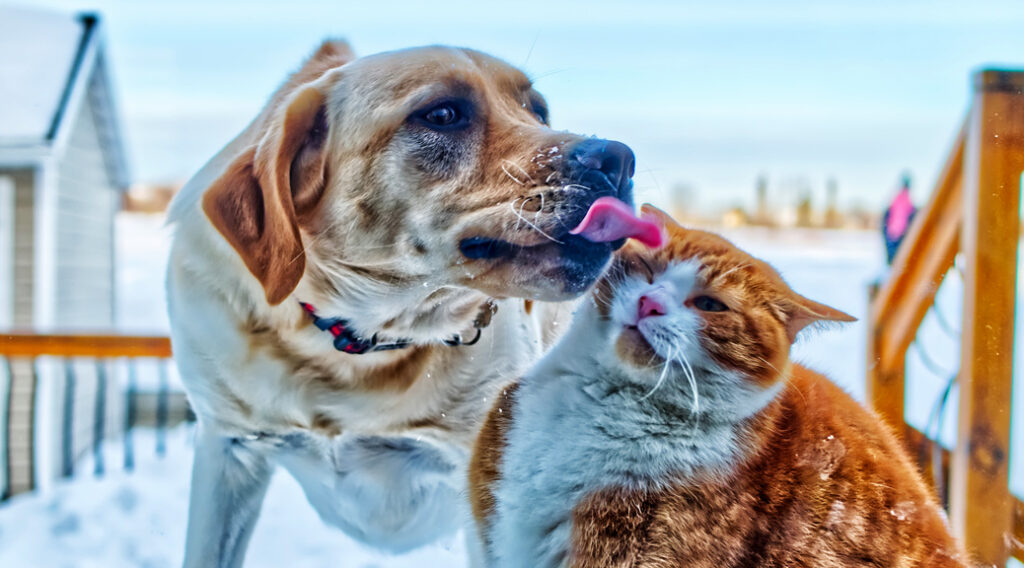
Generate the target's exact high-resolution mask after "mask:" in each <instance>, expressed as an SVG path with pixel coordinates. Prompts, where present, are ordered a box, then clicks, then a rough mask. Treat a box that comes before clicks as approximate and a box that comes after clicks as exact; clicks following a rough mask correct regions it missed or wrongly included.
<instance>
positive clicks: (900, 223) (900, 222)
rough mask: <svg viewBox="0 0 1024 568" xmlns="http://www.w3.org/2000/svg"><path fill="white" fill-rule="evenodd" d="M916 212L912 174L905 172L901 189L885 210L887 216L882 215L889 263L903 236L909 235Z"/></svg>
mask: <svg viewBox="0 0 1024 568" xmlns="http://www.w3.org/2000/svg"><path fill="white" fill-rule="evenodd" d="M915 213H917V207H914V203H913V202H912V201H911V200H910V175H908V174H903V182H902V184H901V186H900V190H899V191H898V192H897V193H896V196H895V197H893V198H892V202H891V203H889V207H888V208H887V209H886V210H885V216H884V217H882V235H883V236H884V237H885V253H886V260H887V262H888V263H889V264H892V259H893V258H895V257H896V251H897V250H898V249H899V246H900V243H901V242H903V237H905V236H906V235H907V231H908V230H909V229H910V221H911V220H913V218H914V214H915Z"/></svg>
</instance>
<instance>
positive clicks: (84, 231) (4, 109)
mask: <svg viewBox="0 0 1024 568" xmlns="http://www.w3.org/2000/svg"><path fill="white" fill-rule="evenodd" d="M127 185H128V170H127V164H126V158H125V152H124V148H123V145H122V141H121V134H120V129H119V127H118V121H117V112H116V108H115V100H114V97H113V93H112V87H111V81H110V72H109V69H108V63H107V58H106V56H105V54H104V47H103V30H102V26H101V24H100V20H99V18H98V17H97V16H96V15H93V14H80V15H77V16H72V15H65V14H58V13H50V12H45V11H39V10H35V9H28V8H14V7H0V329H2V328H8V327H16V328H30V329H37V330H38V329H50V328H59V329H74V328H79V329H85V328H91V329H104V328H109V327H110V326H112V325H113V323H114V321H113V319H114V215H115V213H116V211H117V210H118V208H119V206H120V201H121V193H122V190H123V189H125V188H126V187H127Z"/></svg>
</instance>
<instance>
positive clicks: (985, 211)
mask: <svg viewBox="0 0 1024 568" xmlns="http://www.w3.org/2000/svg"><path fill="white" fill-rule="evenodd" d="M974 88H975V95H974V96H975V98H974V100H975V102H974V106H973V108H972V110H971V114H970V118H969V128H968V134H967V144H966V149H965V152H966V153H965V157H964V178H963V187H964V216H963V230H962V231H963V232H962V234H961V240H960V242H961V246H962V252H963V255H964V261H965V262H964V308H963V309H964V311H963V339H962V351H961V373H960V415H959V421H960V423H959V428H958V439H957V445H956V449H955V450H954V452H953V459H952V472H951V486H950V513H951V515H950V516H951V521H952V524H953V529H954V531H955V533H956V534H957V535H958V536H959V537H960V538H962V539H963V542H964V544H966V546H967V548H968V550H969V551H970V552H971V553H972V554H974V555H976V558H977V560H979V561H981V562H983V563H984V564H985V565H986V566H1005V565H1006V561H1007V558H1008V556H1009V552H1010V551H1009V542H1010V537H1012V535H1013V533H1012V530H1013V529H1012V522H1013V515H1014V504H1015V501H1014V499H1013V498H1012V496H1011V495H1010V489H1009V451H1010V450H1009V441H1010V391H1011V387H1012V383H1013V346H1014V345H1013V335H1014V305H1015V297H1016V286H1017V239H1018V234H1019V229H1020V213H1019V211H1020V176H1021V170H1022V167H1024V96H1022V90H1024V73H1010V72H1002V71H993V70H984V71H981V72H979V73H978V74H977V75H976V77H975V84H974Z"/></svg>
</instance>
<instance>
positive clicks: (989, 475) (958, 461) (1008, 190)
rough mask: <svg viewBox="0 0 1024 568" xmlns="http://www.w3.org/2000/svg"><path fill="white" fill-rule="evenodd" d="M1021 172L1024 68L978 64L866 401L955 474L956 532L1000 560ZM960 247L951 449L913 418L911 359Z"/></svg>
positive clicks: (909, 250)
mask: <svg viewBox="0 0 1024 568" xmlns="http://www.w3.org/2000/svg"><path fill="white" fill-rule="evenodd" d="M1022 171H1024V72H1010V71H999V70H984V71H981V72H979V73H977V75H976V76H975V82H974V96H973V102H972V107H971V109H970V111H969V113H968V116H967V120H966V122H965V124H964V126H963V128H962V130H961V132H960V135H959V136H958V137H957V141H956V143H955V145H954V147H953V150H952V151H951V152H950V156H949V160H948V161H947V163H946V165H945V167H944V168H943V170H942V173H941V175H940V177H939V181H938V184H937V185H936V187H935V190H934V192H933V194H932V196H931V198H930V199H929V201H928V203H927V204H926V205H925V206H924V207H923V208H922V210H921V211H920V212H919V213H918V215H917V216H916V218H915V219H914V222H913V224H912V226H911V228H910V231H909V233H908V234H907V237H906V239H905V240H904V242H903V243H902V245H901V246H900V250H899V252H898V253H897V255H896V257H895V259H894V260H893V265H892V272H891V274H892V276H891V277H890V279H889V280H888V281H887V282H885V283H884V284H883V285H882V286H881V287H880V288H879V289H878V291H877V293H876V295H875V297H874V300H873V301H872V304H871V308H870V314H869V317H868V325H869V334H870V335H869V338H868V361H867V363H868V377H867V396H868V401H869V403H870V404H871V405H872V406H873V407H874V408H875V409H876V410H877V411H878V412H879V414H881V415H882V417H883V418H884V419H885V420H887V421H888V422H889V423H890V424H891V425H892V426H894V427H895V428H896V429H897V431H899V432H901V433H902V434H903V435H904V439H905V440H906V442H907V445H908V447H910V448H911V450H912V451H914V452H915V454H916V455H917V456H919V460H920V461H921V466H922V469H923V470H924V471H925V473H926V474H934V475H937V476H938V475H941V479H949V485H948V487H944V488H943V487H940V488H939V489H940V492H941V493H943V494H944V495H942V496H943V497H948V503H949V513H950V520H951V523H952V526H953V529H954V531H955V532H956V534H957V535H958V536H959V537H960V538H962V539H963V541H964V543H965V544H966V546H967V547H968V550H970V552H971V553H972V554H973V555H975V557H976V558H977V560H979V561H981V562H983V563H984V564H985V565H987V566H992V565H996V566H1003V565H1005V564H1006V561H1007V559H1008V557H1009V556H1011V555H1012V556H1014V557H1016V558H1018V559H1020V560H1022V561H1024V504H1022V503H1021V501H1020V500H1019V499H1017V498H1015V497H1014V496H1013V495H1012V494H1011V493H1010V489H1009V456H1010V400H1011V397H1010V395H1011V388H1012V385H1013V350H1014V313H1015V299H1016V287H1017V249H1018V240H1019V231H1020V194H1021V172H1022ZM958 254H959V255H960V261H959V262H958V265H959V266H960V268H961V269H962V270H963V280H964V292H963V294H964V296H963V325H962V331H961V339H960V341H961V351H960V361H961V367H960V371H959V373H958V376H957V381H958V382H959V387H960V406H959V414H958V427H957V432H958V435H957V442H956V446H955V448H954V449H953V451H952V452H951V453H949V452H946V451H945V450H943V449H942V448H940V447H938V445H937V443H936V442H934V441H933V440H930V439H928V438H927V437H926V436H925V435H924V434H922V433H921V432H918V431H916V430H914V429H913V428H911V427H910V426H908V425H907V424H906V422H905V419H904V404H905V360H906V354H907V349H908V348H909V347H910V345H911V344H912V343H913V341H914V339H915V337H916V335H917V330H918V328H919V327H920V325H921V322H922V321H923V319H924V317H925V315H926V314H927V313H928V311H929V309H930V308H931V306H932V304H933V302H934V299H935V294H936V292H937V291H938V289H939V286H940V285H941V284H942V281H943V279H944V278H945V275H946V274H947V273H948V272H949V270H950V268H952V267H953V264H954V260H955V259H956V258H957V255H958ZM929 455H935V456H937V457H938V458H939V459H937V460H929V459H926V456H929ZM943 489H945V490H946V491H943ZM947 491H948V495H946V494H945V493H946V492H947Z"/></svg>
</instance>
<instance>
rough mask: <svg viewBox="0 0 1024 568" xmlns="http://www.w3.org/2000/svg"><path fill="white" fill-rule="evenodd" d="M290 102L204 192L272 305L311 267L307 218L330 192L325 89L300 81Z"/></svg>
mask: <svg viewBox="0 0 1024 568" xmlns="http://www.w3.org/2000/svg"><path fill="white" fill-rule="evenodd" d="M283 102H284V104H283V105H282V106H281V107H279V108H278V109H277V112H276V114H274V115H272V116H270V117H268V119H267V121H266V122H265V127H264V135H263V138H262V139H261V140H260V141H259V143H258V145H256V146H253V147H250V148H249V149H247V150H246V151H245V152H243V153H242V155H240V156H239V157H238V158H236V159H235V161H234V162H232V163H231V165H230V166H228V168H227V170H226V171H225V172H224V174H223V175H222V176H221V177H220V178H218V179H217V180H216V181H214V182H213V184H211V185H210V187H209V188H208V189H207V190H206V194H205V195H204V196H203V211H205V212H206V215H207V217H209V218H210V221H211V222H212V223H213V226H214V227H216V228H217V230H218V231H220V233H221V234H222V235H224V237H225V238H226V239H227V241H228V242H229V243H231V246H232V247H234V248H235V250H236V251H238V254H239V256H241V257H242V260H243V261H244V262H245V266H246V267H247V268H248V269H249V271H250V272H252V274H253V275H254V276H255V277H256V278H257V279H258V280H259V281H260V283H261V284H262V285H263V289H264V291H265V292H266V297H267V302H269V303H270V304H271V305H276V304H280V303H281V302H282V301H284V299H285V298H287V297H288V295H289V294H291V293H292V291H293V290H294V289H295V287H296V286H297V285H298V283H299V279H301V278H302V274H303V272H304V271H305V267H306V255H305V253H304V252H303V248H302V239H301V237H300V235H299V220H300V219H301V218H302V217H303V215H305V214H308V213H309V212H310V211H311V210H312V209H313V208H314V206H315V205H316V203H317V202H318V201H319V199H320V196H321V195H322V193H323V190H324V183H325V169H324V164H325V159H326V146H327V135H328V124H327V116H326V109H325V95H324V94H323V93H322V92H321V91H320V90H319V89H318V88H317V87H315V86H306V87H300V88H299V89H298V91H297V92H296V93H294V94H293V95H291V96H289V97H288V98H287V100H286V101H283Z"/></svg>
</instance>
